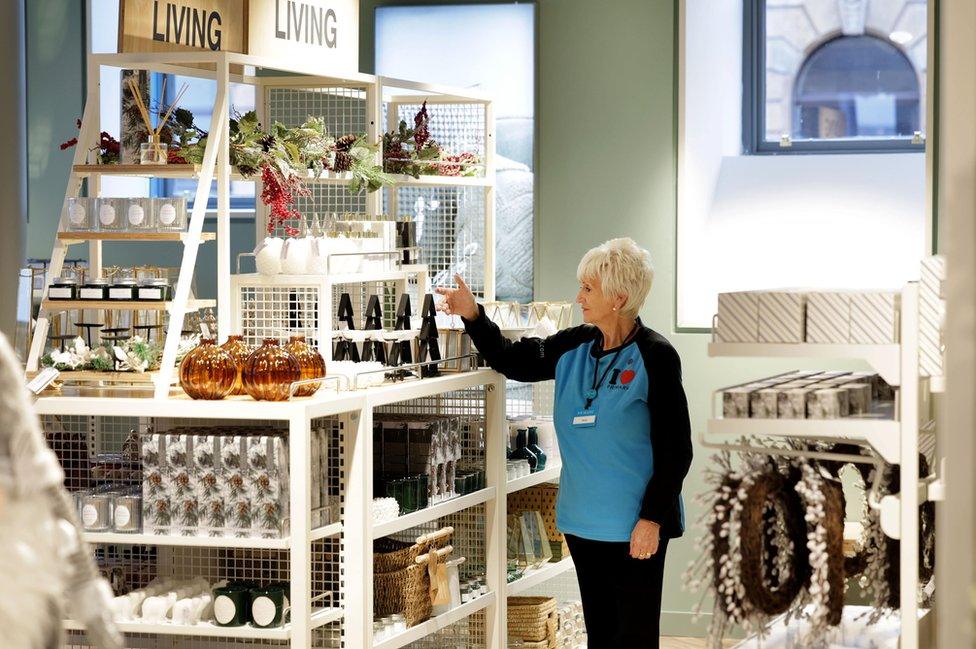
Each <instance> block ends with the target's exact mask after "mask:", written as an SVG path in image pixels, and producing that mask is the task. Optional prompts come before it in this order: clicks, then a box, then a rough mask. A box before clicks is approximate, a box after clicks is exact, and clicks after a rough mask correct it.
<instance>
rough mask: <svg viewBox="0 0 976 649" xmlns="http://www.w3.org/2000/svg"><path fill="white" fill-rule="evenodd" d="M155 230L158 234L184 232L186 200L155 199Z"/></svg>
mask: <svg viewBox="0 0 976 649" xmlns="http://www.w3.org/2000/svg"><path fill="white" fill-rule="evenodd" d="M153 201H155V205H154V208H155V216H156V229H157V230H158V231H159V232H182V231H183V230H186V199H185V198H155V199H153Z"/></svg>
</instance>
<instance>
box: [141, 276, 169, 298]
mask: <svg viewBox="0 0 976 649" xmlns="http://www.w3.org/2000/svg"><path fill="white" fill-rule="evenodd" d="M136 299H137V300H145V301H147V302H158V301H166V300H172V299H173V287H172V286H170V284H169V280H168V279H166V278H165V277H147V278H146V279H143V280H142V281H140V282H139V288H138V290H137V291H136Z"/></svg>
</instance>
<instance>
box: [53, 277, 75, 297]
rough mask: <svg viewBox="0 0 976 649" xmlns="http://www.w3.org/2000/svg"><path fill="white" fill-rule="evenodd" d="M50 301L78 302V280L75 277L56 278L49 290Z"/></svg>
mask: <svg viewBox="0 0 976 649" xmlns="http://www.w3.org/2000/svg"><path fill="white" fill-rule="evenodd" d="M47 297H48V299H50V300H77V299H78V280H77V279H75V278H74V277H56V278H55V279H54V281H53V282H52V283H51V286H50V287H49V288H48V289H47Z"/></svg>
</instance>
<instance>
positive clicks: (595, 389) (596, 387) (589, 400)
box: [584, 322, 638, 410]
mask: <svg viewBox="0 0 976 649" xmlns="http://www.w3.org/2000/svg"><path fill="white" fill-rule="evenodd" d="M637 327H638V324H637V323H636V322H635V323H634V328H633V329H631V330H630V333H629V334H627V337H626V338H624V341H623V342H622V343H620V347H618V348H617V352H616V353H615V354H614V355H613V358H612V359H610V364H609V365H607V368H606V369H605V370H603V376H601V377H600V380H599V381H598V380H597V376H596V375H597V372H598V371H599V370H600V359H599V358H597V359H596V363H594V364H593V386H592V387H591V388H590V389H589V390H587V391H586V406H585V408H584V409H585V410H589V409H590V406H592V405H593V400H594V399H596V397H597V395H598V394H599V393H600V386H601V385H603V382H604V381H605V380H606V378H607V374H609V373H610V370H611V369H612V368H613V366H614V364H615V363H616V362H617V358H618V357H619V356H620V352H622V351H623V350H624V347H626V346H627V343H629V342H630V340H631V338H633V337H634V334H636V333H637Z"/></svg>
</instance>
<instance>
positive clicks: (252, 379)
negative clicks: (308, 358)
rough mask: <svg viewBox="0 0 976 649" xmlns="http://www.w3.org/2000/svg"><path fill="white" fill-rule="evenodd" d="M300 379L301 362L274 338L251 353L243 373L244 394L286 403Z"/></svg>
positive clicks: (259, 399)
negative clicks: (293, 384) (291, 388)
mask: <svg viewBox="0 0 976 649" xmlns="http://www.w3.org/2000/svg"><path fill="white" fill-rule="evenodd" d="M301 377H302V369H301V367H299V365H298V361H297V360H295V357H294V356H292V355H291V354H289V353H288V352H287V351H285V349H283V348H282V347H280V346H279V345H278V341H277V340H275V339H274V338H265V339H264V342H263V344H262V345H261V346H260V347H259V348H257V349H256V350H254V351H253V352H251V355H250V356H248V357H247V360H246V361H245V362H244V371H243V372H242V374H241V379H242V380H243V381H244V391H245V392H247V393H248V394H249V395H251V397H252V398H253V399H257V400H258V401H286V400H287V399H288V396H289V395H288V389H289V388H290V387H291V384H292V383H294V382H295V381H297V380H299V379H300V378H301Z"/></svg>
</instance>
